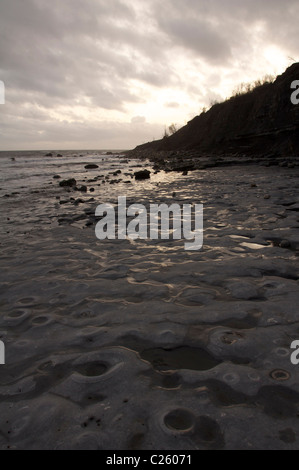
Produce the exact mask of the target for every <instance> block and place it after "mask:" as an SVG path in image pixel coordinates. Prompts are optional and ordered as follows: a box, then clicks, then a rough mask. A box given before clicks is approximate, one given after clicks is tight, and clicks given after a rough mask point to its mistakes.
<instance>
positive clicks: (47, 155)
mask: <svg viewBox="0 0 299 470" xmlns="http://www.w3.org/2000/svg"><path fill="white" fill-rule="evenodd" d="M45 157H53V154H52V153H46V155H45Z"/></svg>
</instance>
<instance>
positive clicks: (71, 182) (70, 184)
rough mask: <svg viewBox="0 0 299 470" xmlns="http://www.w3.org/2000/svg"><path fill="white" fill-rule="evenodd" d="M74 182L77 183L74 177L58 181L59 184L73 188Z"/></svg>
mask: <svg viewBox="0 0 299 470" xmlns="http://www.w3.org/2000/svg"><path fill="white" fill-rule="evenodd" d="M76 184H77V181H76V180H75V178H70V179H68V180H62V181H60V183H59V186H64V187H70V188H73V187H74V186H76Z"/></svg>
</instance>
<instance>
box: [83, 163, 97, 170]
mask: <svg viewBox="0 0 299 470" xmlns="http://www.w3.org/2000/svg"><path fill="white" fill-rule="evenodd" d="M84 168H85V169H86V170H95V169H96V168H99V167H98V165H96V164H95V163H89V164H88V165H85V167H84Z"/></svg>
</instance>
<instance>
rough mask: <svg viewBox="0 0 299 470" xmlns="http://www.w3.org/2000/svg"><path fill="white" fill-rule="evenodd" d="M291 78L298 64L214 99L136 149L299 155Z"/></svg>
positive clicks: (298, 75) (298, 108)
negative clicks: (269, 79)
mask: <svg viewBox="0 0 299 470" xmlns="http://www.w3.org/2000/svg"><path fill="white" fill-rule="evenodd" d="M294 80H299V63H296V64H293V65H292V66H291V67H289V68H288V69H287V70H286V71H285V72H284V73H283V74H282V75H279V76H278V77H277V78H276V80H275V82H273V83H267V84H264V85H261V86H260V87H258V88H256V89H254V90H253V91H251V92H249V93H247V94H244V95H239V96H236V97H232V98H230V99H229V100H227V101H225V102H224V103H220V104H216V105H214V106H213V107H212V108H211V109H210V110H209V111H208V112H206V113H203V114H201V115H199V116H196V117H195V118H194V119H192V121H189V122H188V124H187V125H186V126H184V127H183V128H181V129H180V130H179V131H178V132H176V133H175V134H174V135H172V136H170V137H168V138H164V139H161V140H158V141H154V142H150V143H148V144H144V145H140V146H138V147H137V149H138V150H143V149H144V150H145V149H147V150H150V149H152V150H153V151H160V150H196V151H198V152H199V154H208V153H211V154H215V155H217V154H220V153H221V154H225V153H240V154H243V155H253V154H255V155H262V154H265V153H273V154H274V155H275V154H283V155H284V154H285V155H299V104H298V105H294V104H292V102H291V94H292V92H293V91H294V90H292V89H291V83H292V82H293V81H294Z"/></svg>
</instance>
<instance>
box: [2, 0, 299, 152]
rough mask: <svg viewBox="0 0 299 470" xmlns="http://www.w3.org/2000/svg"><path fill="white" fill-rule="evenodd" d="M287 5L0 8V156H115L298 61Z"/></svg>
mask: <svg viewBox="0 0 299 470" xmlns="http://www.w3.org/2000/svg"><path fill="white" fill-rule="evenodd" d="M298 24H299V1H298V0H284V1H281V0H123V1H122V0H109V1H108V0H51V1H48V0H0V80H2V81H3V82H4V84H5V98H6V102H5V104H4V105H3V104H1V105H0V149H1V150H7V149H11V150H25V149H61V150H62V149H126V148H133V147H135V146H136V145H138V144H140V143H143V142H146V141H149V140H152V139H153V138H155V139H158V138H161V137H162V135H163V132H164V127H165V125H167V126H168V125H170V124H171V123H176V124H177V125H178V126H181V125H184V124H186V123H187V121H189V120H190V119H191V118H192V117H194V116H196V115H197V114H199V113H200V112H201V110H202V108H203V107H209V106H210V104H211V102H212V101H213V100H221V99H224V98H226V97H229V96H230V94H231V92H232V90H233V89H234V88H235V87H236V86H237V85H238V84H239V83H241V82H250V81H253V80H255V79H257V78H261V77H263V76H264V75H265V74H275V75H277V74H280V73H282V72H284V70H285V69H286V68H287V67H288V66H289V65H291V63H292V62H294V61H299V56H298V39H299V34H298V32H299V26H298Z"/></svg>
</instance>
